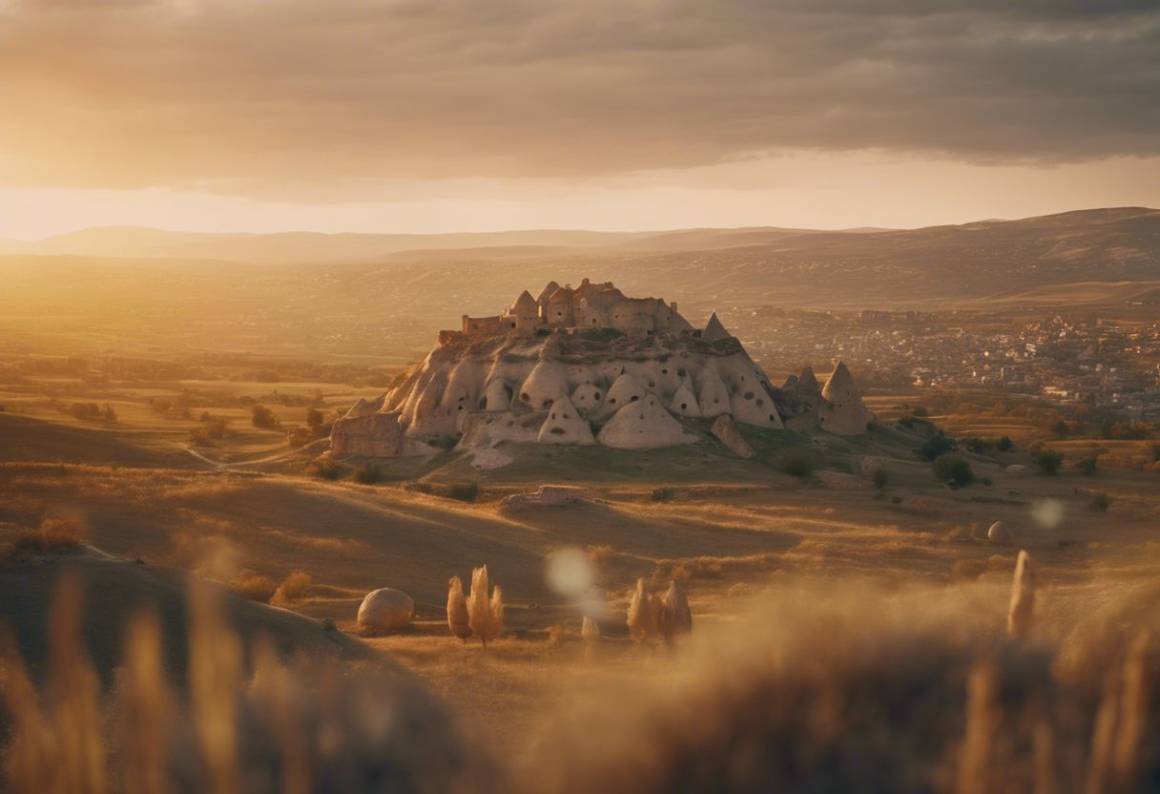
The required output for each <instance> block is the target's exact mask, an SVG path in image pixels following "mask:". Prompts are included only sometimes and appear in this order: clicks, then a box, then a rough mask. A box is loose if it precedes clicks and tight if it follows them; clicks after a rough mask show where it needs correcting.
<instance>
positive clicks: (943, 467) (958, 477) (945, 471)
mask: <svg viewBox="0 0 1160 794" xmlns="http://www.w3.org/2000/svg"><path fill="white" fill-rule="evenodd" d="M933 469H934V476H935V477H936V478H937V479H939V480H941V481H943V482H947V483H952V484H954V485H957V486H960V487H961V486H965V485H970V484H971V482H972V481H974V479H975V473H974V471H972V470H971V464H969V463H967V462H966V461H965V460H963V459H962V458H960V457H958V456H957V455H943V456H942V457H941V458H939V459H938V460H936V461H935V462H934V467H933Z"/></svg>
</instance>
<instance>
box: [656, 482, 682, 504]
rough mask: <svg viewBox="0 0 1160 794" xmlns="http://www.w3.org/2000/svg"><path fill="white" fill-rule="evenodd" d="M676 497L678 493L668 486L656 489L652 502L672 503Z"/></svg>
mask: <svg viewBox="0 0 1160 794" xmlns="http://www.w3.org/2000/svg"><path fill="white" fill-rule="evenodd" d="M676 496H677V492H676V491H674V490H673V489H672V488H669V487H668V486H664V487H662V488H654V489H653V492H652V500H653V501H654V502H671V501H673V499H675V498H676Z"/></svg>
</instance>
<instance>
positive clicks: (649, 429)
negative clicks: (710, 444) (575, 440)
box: [598, 394, 697, 449]
mask: <svg viewBox="0 0 1160 794" xmlns="http://www.w3.org/2000/svg"><path fill="white" fill-rule="evenodd" d="M598 438H599V440H600V443H601V444H603V445H604V446H606V447H615V448H617V449H650V448H654V447H673V446H677V445H679V444H692V443H693V442H695V441H696V440H697V439H696V437H695V436H692V435H690V434H688V433H686V432H685V428H684V427H682V426H681V423H680V422H678V421H677V420H676V419H674V418H673V416H672V414H670V413H669V412H668V411H666V410H665V408H664V406H662V405H661V404H660V402H659V401H658V400H657V398H656V397H654V396H653V395H651V394H650V395H647V396H646V397H645V398H644V399H643V400H637V401H635V402H631V403H629V404H628V405H625V406H624V407H623V408H621V409H620V410H619V411H617V412H616V416H614V417H612V419H610V420H609V421H608V423H607V424H606V425H604V427H603V428H601V430H600V435H599V436H598Z"/></svg>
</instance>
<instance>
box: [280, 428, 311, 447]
mask: <svg viewBox="0 0 1160 794" xmlns="http://www.w3.org/2000/svg"><path fill="white" fill-rule="evenodd" d="M313 440H314V432H313V431H311V429H310V428H309V427H292V428H290V429H289V430H288V431H286V443H287V444H289V445H290V446H291V447H293V448H294V449H298V448H299V447H304V446H306V445H307V444H309V443H310V442H311V441H313Z"/></svg>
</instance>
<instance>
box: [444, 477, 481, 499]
mask: <svg viewBox="0 0 1160 794" xmlns="http://www.w3.org/2000/svg"><path fill="white" fill-rule="evenodd" d="M447 495H448V496H450V497H451V498H452V499H458V500H459V501H461V502H474V501H475V500H476V499H478V498H479V483H477V482H475V481H474V480H473V481H471V482H457V483H452V484H451V487H450V488H448V489H447Z"/></svg>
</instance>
